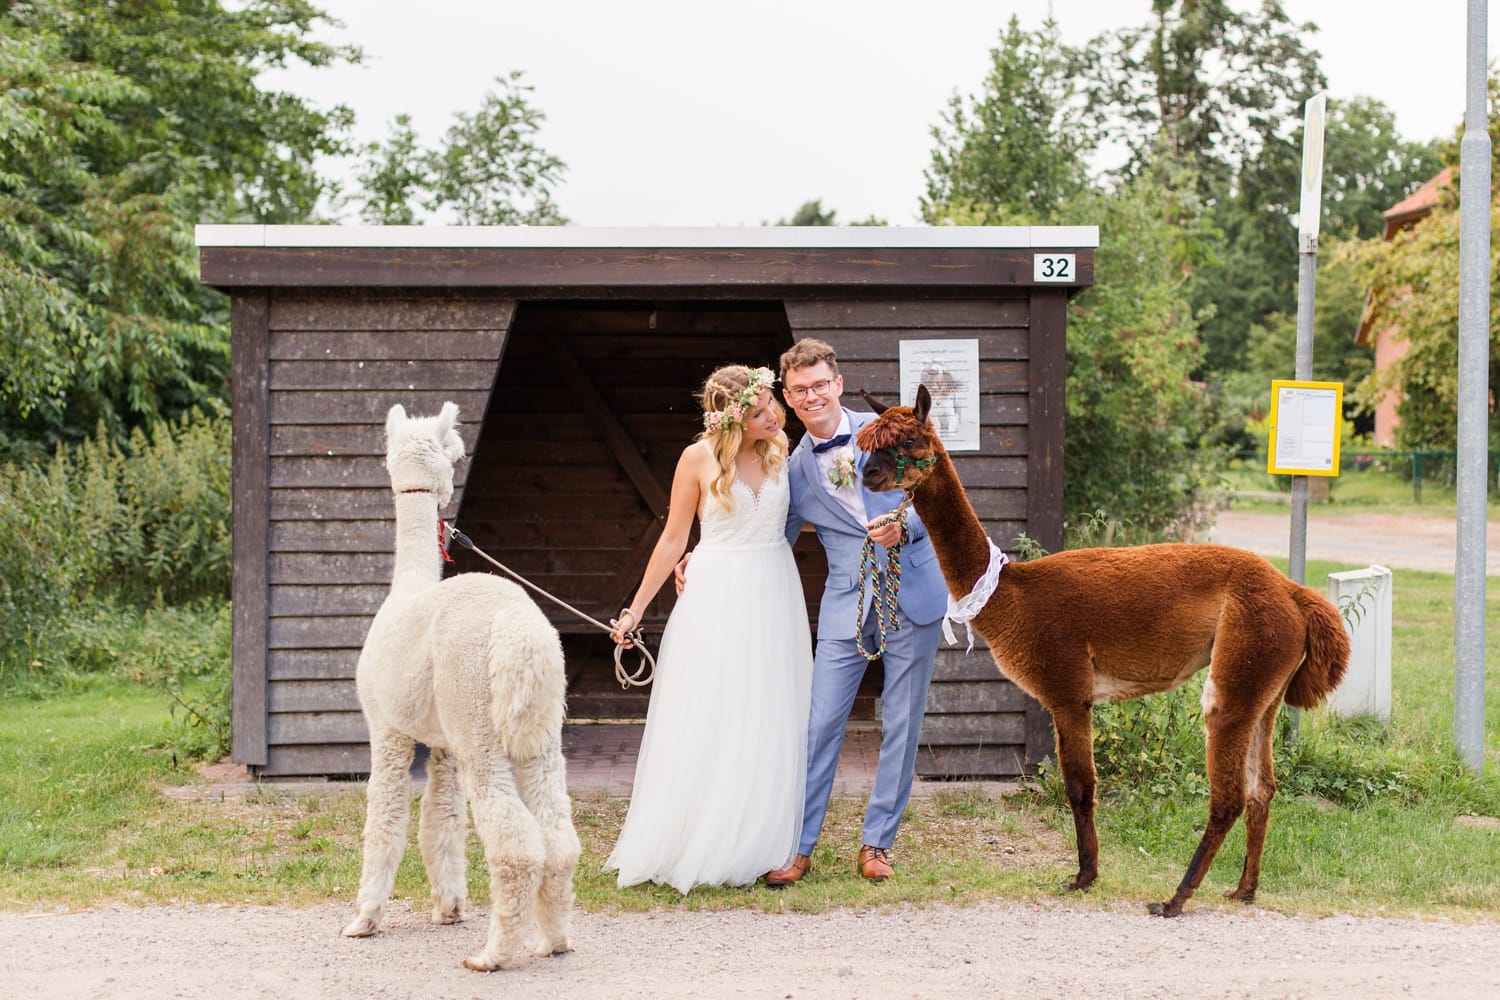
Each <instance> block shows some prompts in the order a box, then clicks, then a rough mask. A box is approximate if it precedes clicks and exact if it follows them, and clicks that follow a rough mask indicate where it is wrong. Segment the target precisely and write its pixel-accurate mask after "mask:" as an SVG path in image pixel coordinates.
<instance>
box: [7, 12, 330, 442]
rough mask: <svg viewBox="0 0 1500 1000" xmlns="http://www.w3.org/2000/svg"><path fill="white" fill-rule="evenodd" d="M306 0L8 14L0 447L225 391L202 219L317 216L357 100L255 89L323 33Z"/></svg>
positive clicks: (313, 59) (220, 312)
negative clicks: (322, 172)
mask: <svg viewBox="0 0 1500 1000" xmlns="http://www.w3.org/2000/svg"><path fill="white" fill-rule="evenodd" d="M322 19H324V17H323V15H322V14H321V13H319V12H318V11H317V10H316V9H315V8H313V7H311V6H310V5H308V4H307V3H305V2H303V0H254V2H250V3H247V4H244V5H242V6H241V7H239V8H237V9H234V10H229V9H225V8H224V7H223V6H222V5H221V4H220V3H219V2H216V0H197V2H191V3H190V2H186V0H176V2H174V0H138V2H133V3H129V4H125V3H119V4H98V3H94V2H90V0H36V2H34V3H29V4H10V5H7V6H6V7H5V8H4V9H3V10H0V130H3V132H4V134H5V141H4V142H3V143H0V338H3V339H4V343H5V347H6V357H7V361H8V362H9V363H8V364H7V365H6V369H7V370H6V371H5V372H4V373H3V374H0V450H4V451H8V452H11V453H30V454H35V453H36V452H37V451H40V450H44V449H49V448H50V447H51V445H52V443H54V442H56V441H64V440H69V441H71V440H79V439H81V438H82V437H84V436H86V435H88V434H90V433H92V432H93V430H94V428H95V427H96V425H97V424H98V423H99V422H100V421H103V422H104V423H105V424H106V426H107V427H109V428H110V429H111V430H112V432H113V433H115V434H116V435H117V436H123V435H124V434H125V433H126V431H128V429H129V428H131V427H139V426H143V425H145V424H146V423H147V422H149V421H151V420H152V419H153V418H156V417H173V416H175V415H176V414H178V413H181V412H184V411H186V410H188V409H190V408H192V407H193V406H194V405H214V404H216V403H217V404H219V405H222V402H223V400H224V397H225V391H226V386H227V379H228V340H227V336H226V334H225V330H224V324H223V319H224V312H225V308H224V303H223V298H222V296H220V295H218V294H217V293H215V292H212V291H210V290H207V289H204V288H203V287H202V286H201V285H200V284H199V281H198V263H197V250H196V247H195V246H194V243H193V233H192V224H193V223H194V222H214V221H225V222H228V221H256V222H288V221H304V220H306V219H307V218H308V217H309V216H310V215H311V213H312V212H313V210H314V206H315V204H316V202H317V200H318V198H319V197H320V196H321V195H322V193H323V192H324V191H325V190H327V185H326V184H325V182H324V181H322V180H321V179H319V178H318V175H317V173H316V171H315V170H314V169H313V161H314V159H315V157H316V156H318V155H320V154H323V153H334V152H338V151H340V150H342V149H343V148H344V146H343V140H342V133H343V129H344V128H345V127H346V126H347V122H348V113H347V111H345V110H344V109H334V110H332V111H329V112H320V111H317V110H315V109H313V108H311V107H309V106H308V105H307V104H306V103H305V102H303V101H301V100H300V99H298V98H296V97H293V96H291V95H288V94H280V93H275V92H268V91H263V90H261V89H259V88H258V87H257V86H256V76H257V74H258V73H259V71H260V69H261V68H262V67H264V66H266V65H272V64H277V63H281V62H285V61H287V60H291V59H300V60H304V61H307V62H310V63H313V64H318V65H321V64H325V63H327V62H329V61H332V60H335V59H341V58H357V53H356V52H354V51H352V50H346V49H338V48H332V47H328V46H323V45H320V44H317V43H312V42H309V41H307V40H306V38H305V35H306V33H307V32H308V31H309V30H310V28H311V27H312V25H313V24H314V23H315V22H317V21H319V20H322Z"/></svg>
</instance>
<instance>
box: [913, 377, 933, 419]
mask: <svg viewBox="0 0 1500 1000" xmlns="http://www.w3.org/2000/svg"><path fill="white" fill-rule="evenodd" d="M931 409H932V393H930V392H928V391H927V385H926V383H923V384H921V385H919V386H917V405H916V406H913V407H912V408H911V414H912V416H914V417H916V418H917V420H918V421H920V422H921V423H924V424H925V423H927V412H928V411H929V410H931Z"/></svg>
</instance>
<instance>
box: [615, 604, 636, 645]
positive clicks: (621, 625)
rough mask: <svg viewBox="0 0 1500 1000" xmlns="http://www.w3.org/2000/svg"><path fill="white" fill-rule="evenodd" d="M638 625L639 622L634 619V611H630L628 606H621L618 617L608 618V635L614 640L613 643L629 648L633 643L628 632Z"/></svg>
mask: <svg viewBox="0 0 1500 1000" xmlns="http://www.w3.org/2000/svg"><path fill="white" fill-rule="evenodd" d="M626 616H629V621H628V622H627V621H626ZM639 625H640V622H638V621H636V619H635V612H634V611H631V610H630V609H629V608H621V609H620V617H618V618H614V619H611V620H610V623H609V637H610V638H611V639H613V640H614V641H615V645H617V646H624V647H625V648H626V649H630V648H631V647H633V646H634V645H635V643H633V642H631V641H630V636H629V635H628V633H629V632H631V631H632V630H634V629H635V628H636V627H637V626H639Z"/></svg>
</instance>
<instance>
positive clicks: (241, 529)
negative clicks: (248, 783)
mask: <svg viewBox="0 0 1500 1000" xmlns="http://www.w3.org/2000/svg"><path fill="white" fill-rule="evenodd" d="M269 316H270V304H269V301H268V296H267V294H266V292H265V291H264V290H261V289H250V290H247V291H245V292H243V293H239V294H236V295H235V296H234V298H233V299H232V300H231V302H230V306H229V317H230V319H229V329H230V373H231V378H230V384H231V389H230V405H231V406H232V408H233V412H234V427H233V431H232V435H233V441H232V451H233V458H232V459H231V465H230V479H231V483H232V486H231V489H232V492H233V495H234V540H233V543H232V544H233V550H234V552H233V559H234V581H233V585H232V588H231V596H232V598H233V602H234V610H233V614H232V616H231V636H232V639H231V650H232V652H231V654H230V655H231V667H230V670H231V674H232V681H231V684H232V687H233V693H232V695H231V698H230V716H229V719H230V722H229V727H230V744H229V756H230V759H231V760H233V761H235V762H236V763H238V764H245V765H248V766H250V767H262V766H264V765H265V763H266V742H267V741H266V648H267V643H266V633H267V627H268V622H267V617H266V612H267V607H268V603H269V600H268V589H267V588H268V584H267V573H266V569H267V566H266V564H267V561H268V558H269V554H270V547H269V546H268V545H267V539H268V537H269V532H270V502H271V500H270V486H269V477H270V454H269V452H270V427H271V415H270V389H269V378H270V334H269Z"/></svg>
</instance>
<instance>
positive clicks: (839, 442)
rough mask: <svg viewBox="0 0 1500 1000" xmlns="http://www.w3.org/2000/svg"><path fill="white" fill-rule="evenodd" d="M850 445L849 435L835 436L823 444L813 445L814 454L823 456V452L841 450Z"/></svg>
mask: <svg viewBox="0 0 1500 1000" xmlns="http://www.w3.org/2000/svg"><path fill="white" fill-rule="evenodd" d="M848 443H849V435H847V434H835V435H834V436H833V437H831V438H829V439H828V440H827V441H824V442H823V443H822V444H815V445H813V454H814V455H821V454H823V452H825V451H828V450H829V449H831V448H841V447H843V446H844V445H846V444H848Z"/></svg>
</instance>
